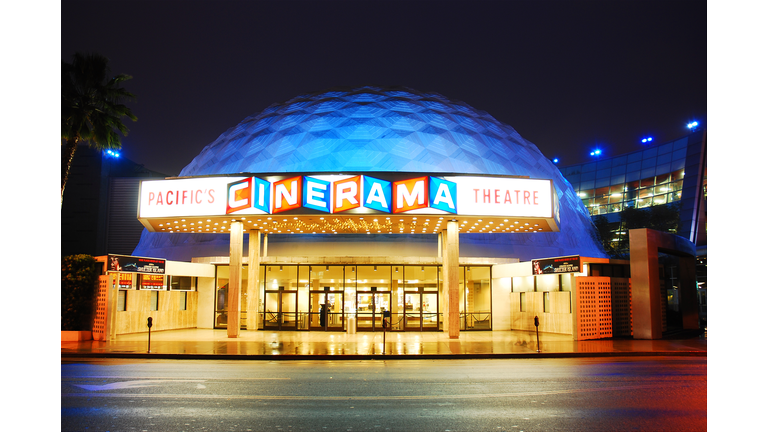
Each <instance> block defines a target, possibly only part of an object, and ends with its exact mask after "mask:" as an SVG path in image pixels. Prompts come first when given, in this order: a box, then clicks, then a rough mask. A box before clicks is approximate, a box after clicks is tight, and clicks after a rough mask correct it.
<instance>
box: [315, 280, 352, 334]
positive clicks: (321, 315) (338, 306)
mask: <svg viewBox="0 0 768 432" xmlns="http://www.w3.org/2000/svg"><path fill="white" fill-rule="evenodd" d="M332 289H333V287H324V288H323V290H322V291H318V290H311V291H310V292H309V329H310V330H324V331H343V330H344V293H343V292H342V291H332Z"/></svg>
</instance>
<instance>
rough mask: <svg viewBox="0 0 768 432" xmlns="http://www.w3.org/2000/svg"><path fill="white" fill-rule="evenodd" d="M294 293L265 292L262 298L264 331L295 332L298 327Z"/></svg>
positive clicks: (296, 298)
mask: <svg viewBox="0 0 768 432" xmlns="http://www.w3.org/2000/svg"><path fill="white" fill-rule="evenodd" d="M297 300H298V297H297V295H296V291H267V292H266V296H265V298H264V329H265V330H296V329H297V328H298V325H299V314H298V312H297V306H298V305H297V303H296V302H297Z"/></svg>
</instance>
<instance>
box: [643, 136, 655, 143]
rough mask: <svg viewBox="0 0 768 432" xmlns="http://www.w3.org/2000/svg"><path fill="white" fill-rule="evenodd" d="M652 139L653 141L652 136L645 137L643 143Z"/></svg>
mask: <svg viewBox="0 0 768 432" xmlns="http://www.w3.org/2000/svg"><path fill="white" fill-rule="evenodd" d="M651 141H653V138H652V137H648V138H643V143H649V142H651Z"/></svg>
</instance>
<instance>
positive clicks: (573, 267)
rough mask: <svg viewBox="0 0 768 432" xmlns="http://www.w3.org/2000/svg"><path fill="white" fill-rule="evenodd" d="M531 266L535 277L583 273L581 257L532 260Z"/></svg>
mask: <svg viewBox="0 0 768 432" xmlns="http://www.w3.org/2000/svg"><path fill="white" fill-rule="evenodd" d="M531 264H532V265H533V274H535V275H540V274H559V273H579V272H581V257H579V256H578V255H575V256H567V257H559V258H545V259H539V260H532V261H531Z"/></svg>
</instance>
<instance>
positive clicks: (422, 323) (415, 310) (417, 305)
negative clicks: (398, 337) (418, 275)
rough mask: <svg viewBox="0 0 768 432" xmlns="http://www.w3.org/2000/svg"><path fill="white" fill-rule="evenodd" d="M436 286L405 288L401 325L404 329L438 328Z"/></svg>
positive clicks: (422, 329) (426, 329)
mask: <svg viewBox="0 0 768 432" xmlns="http://www.w3.org/2000/svg"><path fill="white" fill-rule="evenodd" d="M439 310H440V309H439V307H438V295H437V287H429V288H425V287H414V288H407V287H406V288H405V311H404V313H403V327H404V329H405V330H406V331H430V330H438V329H439V328H438V327H439V320H438V317H439V315H438V311H439Z"/></svg>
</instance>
